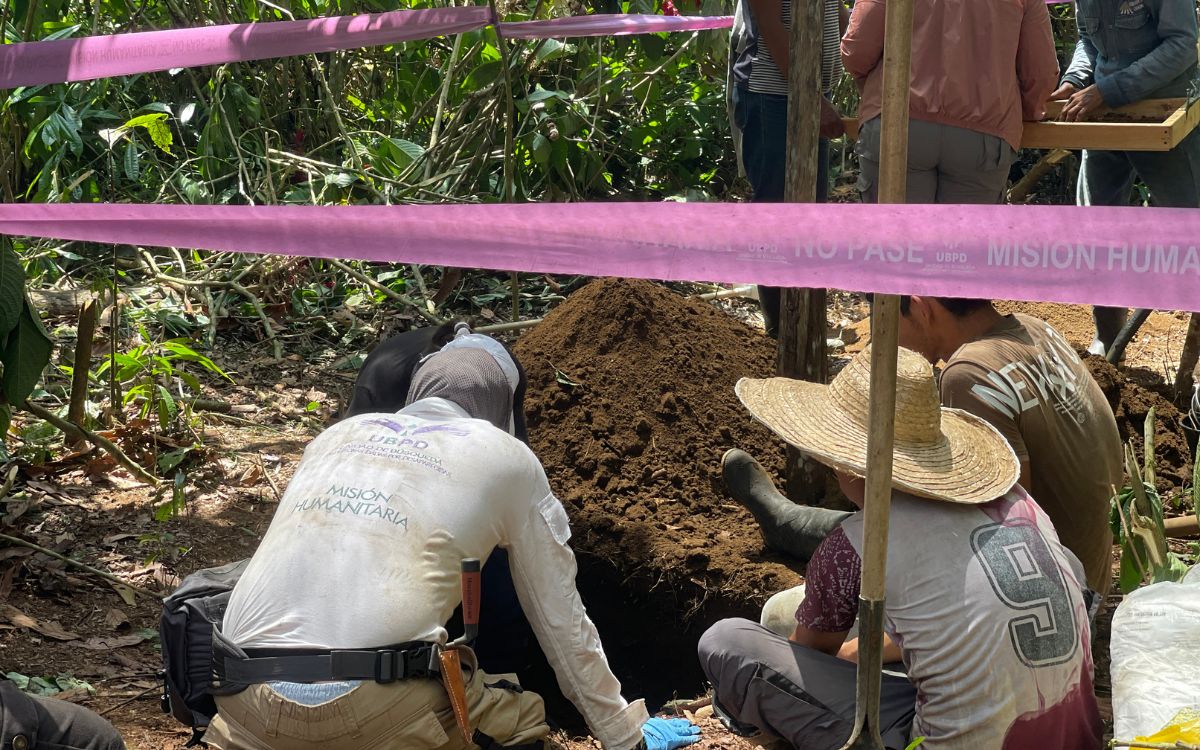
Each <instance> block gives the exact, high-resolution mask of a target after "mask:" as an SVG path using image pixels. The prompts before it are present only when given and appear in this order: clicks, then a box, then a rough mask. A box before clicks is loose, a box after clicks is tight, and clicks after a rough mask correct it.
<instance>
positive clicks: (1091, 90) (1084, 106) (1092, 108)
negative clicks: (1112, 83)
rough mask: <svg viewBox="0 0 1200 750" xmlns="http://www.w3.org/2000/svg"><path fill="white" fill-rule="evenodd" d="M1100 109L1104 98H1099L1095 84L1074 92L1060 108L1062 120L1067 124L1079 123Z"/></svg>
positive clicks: (1098, 90)
mask: <svg viewBox="0 0 1200 750" xmlns="http://www.w3.org/2000/svg"><path fill="white" fill-rule="evenodd" d="M1102 109H1104V97H1102V96H1100V89H1098V88H1096V84H1092V85H1091V86H1088V87H1087V88H1086V89H1084V90H1082V91H1076V92H1075V93H1074V94H1072V95H1071V98H1069V99H1067V103H1066V104H1064V105H1063V108H1062V119H1063V120H1066V121H1067V122H1079V121H1080V120H1086V119H1087V118H1088V117H1089V116H1090V115H1093V114H1095V113H1096V112H1099V111H1101V110H1102Z"/></svg>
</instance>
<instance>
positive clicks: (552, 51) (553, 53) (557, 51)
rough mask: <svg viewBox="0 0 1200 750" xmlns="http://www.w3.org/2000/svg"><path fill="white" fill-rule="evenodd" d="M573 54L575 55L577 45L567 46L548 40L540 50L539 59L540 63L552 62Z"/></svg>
mask: <svg viewBox="0 0 1200 750" xmlns="http://www.w3.org/2000/svg"><path fill="white" fill-rule="evenodd" d="M573 54H575V45H573V44H566V43H564V42H560V41H558V40H557V39H546V40H544V41H543V43H542V46H541V47H539V48H538V52H537V59H538V62H550V61H551V60H557V59H558V58H560V57H566V56H567V55H573Z"/></svg>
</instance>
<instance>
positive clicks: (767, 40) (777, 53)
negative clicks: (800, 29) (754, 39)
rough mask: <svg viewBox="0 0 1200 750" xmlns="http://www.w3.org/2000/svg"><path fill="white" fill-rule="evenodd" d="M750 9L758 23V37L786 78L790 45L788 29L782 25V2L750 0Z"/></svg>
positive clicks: (775, 0) (779, 0)
mask: <svg viewBox="0 0 1200 750" xmlns="http://www.w3.org/2000/svg"><path fill="white" fill-rule="evenodd" d="M750 11H751V12H752V13H754V21H755V23H757V24H758V35H759V39H760V40H761V41H762V43H763V44H765V45H767V49H768V50H769V51H770V53H771V59H772V60H774V61H775V67H777V68H779V72H780V73H782V74H783V77H784V79H787V77H788V60H789V57H790V56H789V54H788V52H789V48H790V46H791V45H790V39H789V36H790V35H789V34H788V29H787V27H786V26H784V25H783V3H782V2H781V0H750Z"/></svg>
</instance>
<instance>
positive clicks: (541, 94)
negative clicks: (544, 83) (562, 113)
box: [525, 86, 571, 102]
mask: <svg viewBox="0 0 1200 750" xmlns="http://www.w3.org/2000/svg"><path fill="white" fill-rule="evenodd" d="M570 98H571V95H570V94H568V93H567V92H565V91H558V90H555V89H544V88H542V87H541V86H538V87H537V88H536V89H534V90H533V91H531V92H529V95H528V96H526V97H525V100H526V101H529V102H541V101H545V100H546V99H562V100H563V101H567V100H569V99H570Z"/></svg>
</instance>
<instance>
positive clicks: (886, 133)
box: [845, 0, 913, 750]
mask: <svg viewBox="0 0 1200 750" xmlns="http://www.w3.org/2000/svg"><path fill="white" fill-rule="evenodd" d="M912 27H913V0H888V4H887V17H886V21H885V27H884V45H883V119H882V122H881V123H880V126H881V127H880V139H879V140H880V154H879V201H880V202H881V203H904V200H905V185H906V182H907V177H908V92H909V75H910V70H911V60H912ZM899 318H900V298H899V297H897V296H895V295H877V296H876V297H875V304H874V305H873V308H872V311H871V407H870V414H869V416H868V429H869V430H870V432H869V433H868V435H867V488H866V503H865V506H864V511H865V524H864V530H863V564H862V586H861V589H860V593H859V608H858V619H859V647H858V693H857V701H856V705H855V716H854V730H853V731H852V732H851V734H850V739H849V740H848V741H847V742H846V745H845V747H846V748H873V749H874V748H878V749H879V750H883V740H882V739H881V738H880V736H879V691H880V683H881V680H882V676H883V674H882V673H883V606H884V591H885V586H884V583H885V580H886V573H887V547H888V517H889V515H890V512H891V500H892V445H893V441H894V438H895V427H896V346H897V335H898V327H899Z"/></svg>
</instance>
